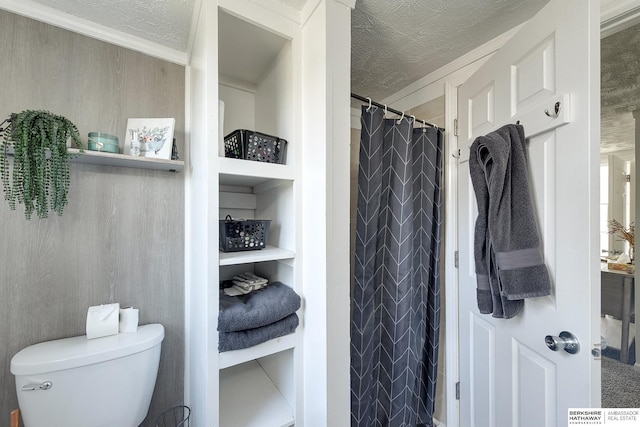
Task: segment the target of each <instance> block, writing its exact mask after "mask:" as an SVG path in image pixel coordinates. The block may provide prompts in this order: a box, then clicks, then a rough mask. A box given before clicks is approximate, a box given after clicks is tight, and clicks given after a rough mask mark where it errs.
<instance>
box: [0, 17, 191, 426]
mask: <svg viewBox="0 0 640 427" xmlns="http://www.w3.org/2000/svg"><path fill="white" fill-rule="evenodd" d="M0 40H2V43H0V121H2V120H3V119H4V118H5V117H7V116H8V115H9V113H11V112H18V111H21V110H23V109H45V110H49V111H52V112H54V113H56V114H61V115H64V116H66V117H67V118H69V119H70V120H71V121H72V122H74V123H75V124H76V125H77V126H78V128H79V130H80V134H81V136H82V137H83V140H84V141H85V143H86V138H87V133H88V132H91V131H101V132H108V133H112V134H115V135H117V136H118V137H119V138H120V139H121V144H122V142H123V141H122V139H123V138H124V132H125V126H126V121H127V118H130V117H175V119H176V134H175V137H176V139H177V142H178V146H179V151H180V153H182V152H184V110H185V106H184V90H185V88H184V77H185V69H184V67H183V66H179V65H175V64H171V63H168V62H165V61H162V60H158V59H155V58H152V57H149V56H146V55H144V54H141V53H137V52H132V51H129V50H127V49H123V48H120V47H116V46H113V45H110V44H108V43H104V42H100V41H97V40H94V39H91V38H88V37H85V36H81V35H77V34H74V33H72V32H69V31H66V30H62V29H59V28H56V27H53V26H50V25H47V24H43V23H40V22H37V21H34V20H31V19H27V18H24V17H20V16H18V15H14V14H12V13H9V12H5V11H0ZM71 175H72V176H71V189H70V196H69V204H68V206H67V208H66V210H65V213H64V215H63V216H62V217H58V216H57V215H55V214H52V215H51V216H50V218H48V219H45V220H40V219H37V217H36V215H35V214H34V218H33V219H32V220H31V221H26V220H25V218H24V211H23V210H22V206H18V210H17V211H11V210H10V209H9V207H8V205H7V204H6V202H5V201H4V200H3V199H1V198H0V343H1V345H0V424H1V425H5V424H6V422H8V419H9V413H10V411H11V409H13V408H16V407H17V406H18V403H17V398H16V391H15V380H14V378H13V376H12V375H11V373H10V370H9V367H10V360H11V357H12V356H13V355H14V354H15V353H16V352H18V351H19V350H20V349H22V348H24V347H26V346H28V345H31V344H34V343H37V342H41V341H46V340H51V339H57V338H62V337H69V336H74V335H83V334H84V330H85V320H86V313H87V308H88V307H89V306H91V305H97V304H102V303H109V302H119V303H120V304H121V305H132V306H134V307H137V308H139V309H140V323H141V324H145V323H161V324H163V325H164V327H165V333H166V337H165V340H164V343H163V344H162V356H161V362H160V371H159V374H158V380H157V384H156V389H155V393H154V397H153V401H152V404H151V408H150V411H149V416H148V417H147V420H146V421H145V423H144V424H143V425H153V424H152V420H153V418H154V417H155V415H157V414H158V413H159V412H160V411H161V410H162V409H164V408H167V407H169V406H172V405H175V404H180V403H181V402H182V400H183V388H184V383H183V371H184V173H171V172H161V171H153V170H151V171H149V170H138V169H127V168H117V167H106V166H95V165H80V164H73V165H72V169H71ZM95 386H96V387H99V385H98V384H95Z"/></svg>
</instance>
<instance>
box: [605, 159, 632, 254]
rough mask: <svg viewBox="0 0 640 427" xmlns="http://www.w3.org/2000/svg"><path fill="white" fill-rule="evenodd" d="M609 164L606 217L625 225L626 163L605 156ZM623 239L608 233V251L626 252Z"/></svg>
mask: <svg viewBox="0 0 640 427" xmlns="http://www.w3.org/2000/svg"><path fill="white" fill-rule="evenodd" d="M607 163H608V164H609V182H608V184H609V185H608V187H609V205H608V215H607V219H615V220H617V221H618V222H619V223H620V224H622V225H624V226H625V227H626V226H627V203H628V201H627V164H626V162H625V161H624V160H622V159H621V158H620V157H618V156H614V155H609V156H607ZM625 246H626V245H625V241H624V240H621V239H620V237H618V236H617V235H613V234H610V235H609V252H610V253H611V254H613V253H614V252H617V253H623V252H626V247H625Z"/></svg>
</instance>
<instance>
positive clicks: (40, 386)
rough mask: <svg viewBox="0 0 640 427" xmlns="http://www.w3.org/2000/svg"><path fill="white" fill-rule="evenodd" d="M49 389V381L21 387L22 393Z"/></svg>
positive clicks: (51, 384)
mask: <svg viewBox="0 0 640 427" xmlns="http://www.w3.org/2000/svg"><path fill="white" fill-rule="evenodd" d="M51 387H53V383H52V382H51V381H45V382H43V383H40V384H27V385H23V386H22V391H34V390H49V389H50V388H51Z"/></svg>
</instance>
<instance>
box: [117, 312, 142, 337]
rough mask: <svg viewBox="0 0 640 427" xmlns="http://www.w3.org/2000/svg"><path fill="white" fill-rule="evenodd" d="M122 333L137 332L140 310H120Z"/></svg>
mask: <svg viewBox="0 0 640 427" xmlns="http://www.w3.org/2000/svg"><path fill="white" fill-rule="evenodd" d="M119 329H120V332H136V331H137V330H138V309H137V308H133V307H123V308H121V309H120V326H119Z"/></svg>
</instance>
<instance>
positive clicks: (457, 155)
mask: <svg viewBox="0 0 640 427" xmlns="http://www.w3.org/2000/svg"><path fill="white" fill-rule="evenodd" d="M436 130H437V129H436ZM451 157H453V158H454V159H459V158H460V149H459V148H458V149H457V150H455V154H452V155H451Z"/></svg>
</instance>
